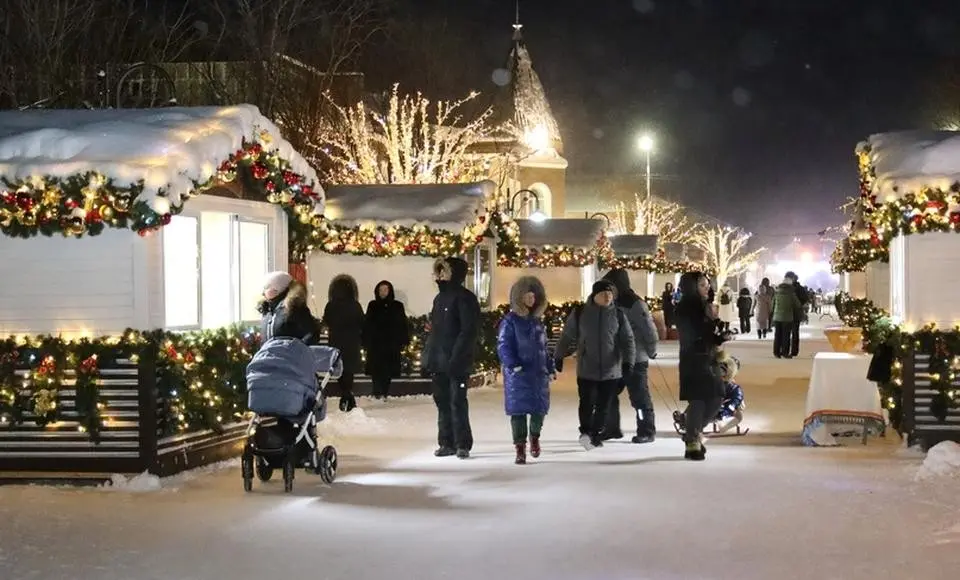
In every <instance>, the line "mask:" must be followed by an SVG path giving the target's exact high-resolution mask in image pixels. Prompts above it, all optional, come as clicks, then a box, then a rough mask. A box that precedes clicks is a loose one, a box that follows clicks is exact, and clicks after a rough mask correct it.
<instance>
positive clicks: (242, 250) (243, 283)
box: [234, 217, 270, 322]
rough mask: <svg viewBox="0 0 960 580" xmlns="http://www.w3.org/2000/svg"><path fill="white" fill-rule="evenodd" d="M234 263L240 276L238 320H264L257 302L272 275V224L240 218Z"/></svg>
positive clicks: (237, 223) (238, 277)
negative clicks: (265, 280) (267, 278)
mask: <svg viewBox="0 0 960 580" xmlns="http://www.w3.org/2000/svg"><path fill="white" fill-rule="evenodd" d="M234 239H235V240H236V244H235V254H234V260H235V264H236V273H237V295H238V296H237V302H236V320H237V321H238V322H252V321H256V320H259V319H260V314H259V313H258V312H257V302H259V300H260V297H261V295H262V292H263V279H264V278H265V277H266V275H267V273H268V272H270V225H269V224H266V223H261V222H253V221H246V220H243V219H241V218H239V217H238V218H237V220H236V224H235V234H234Z"/></svg>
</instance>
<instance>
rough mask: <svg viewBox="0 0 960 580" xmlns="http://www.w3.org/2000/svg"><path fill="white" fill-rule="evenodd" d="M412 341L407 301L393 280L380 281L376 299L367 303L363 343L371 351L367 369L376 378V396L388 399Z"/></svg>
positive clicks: (374, 379) (374, 385) (374, 382)
mask: <svg viewBox="0 0 960 580" xmlns="http://www.w3.org/2000/svg"><path fill="white" fill-rule="evenodd" d="M409 343H410V328H409V326H408V324H407V314H406V311H405V310H404V308H403V302H400V301H399V300H397V299H396V297H395V296H394V293H393V284H391V283H390V282H389V281H387V280H381V281H380V282H377V285H376V287H375V288H374V290H373V300H371V301H370V304H367V316H366V318H365V319H364V321H363V347H364V348H365V349H366V351H367V365H366V372H367V374H368V375H370V378H371V379H372V380H373V396H374V397H376V398H377V399H381V398H382V399H386V398H387V397H388V396H389V394H390V381H391V380H392V379H393V378H394V377H399V376H400V372H401V368H400V367H401V364H400V363H401V353H402V352H403V348H404V347H405V346H407V344H409Z"/></svg>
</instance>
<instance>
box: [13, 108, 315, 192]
mask: <svg viewBox="0 0 960 580" xmlns="http://www.w3.org/2000/svg"><path fill="white" fill-rule="evenodd" d="M265 136H266V138H265ZM244 139H246V140H248V141H253V140H256V141H257V142H259V143H261V144H263V146H264V149H265V150H273V149H275V150H276V152H277V155H278V156H279V157H280V158H282V159H284V160H285V161H287V162H288V163H289V164H290V170H291V171H294V172H296V173H298V174H300V175H301V176H303V177H304V178H305V179H306V180H307V181H308V182H309V181H313V183H314V191H315V192H317V194H318V199H319V203H320V204H321V205H322V203H323V192H322V191H321V189H320V187H319V182H318V180H317V175H316V173H315V172H314V171H313V169H312V168H311V167H310V165H309V164H308V163H307V161H306V160H305V159H304V158H303V157H302V156H301V155H300V154H299V153H297V152H296V151H294V149H293V147H292V146H291V145H290V143H288V142H287V141H286V140H284V139H283V138H282V137H281V136H280V130H279V129H278V128H277V126H276V125H274V124H273V123H272V122H271V121H270V120H269V119H267V118H266V117H264V116H263V115H261V114H260V111H259V110H258V109H257V108H256V107H255V106H253V105H237V106H232V107H171V108H163V109H97V110H36V111H5V112H0V178H3V179H6V180H8V181H11V182H12V181H17V180H27V179H31V178H39V177H56V178H61V179H65V178H69V177H71V176H77V175H84V174H86V173H89V172H97V173H100V174H102V175H103V176H105V177H107V178H109V179H113V180H114V181H115V182H116V183H117V184H118V185H123V186H128V185H130V184H133V183H137V182H139V181H141V180H142V181H143V183H144V191H143V193H142V194H141V199H144V200H145V201H147V202H148V203H149V202H150V200H151V199H152V198H153V197H155V196H156V195H157V194H158V193H159V192H163V194H164V196H166V197H167V198H169V199H170V201H171V202H172V203H174V204H175V205H179V203H180V202H181V200H182V197H183V196H185V195H186V194H188V193H189V192H191V191H193V190H194V189H195V188H196V184H197V183H203V182H206V181H207V180H209V179H210V178H211V177H213V176H214V175H216V173H217V168H218V166H219V165H220V164H221V163H222V162H224V161H226V160H227V159H228V158H229V156H230V155H231V154H232V153H235V152H236V151H237V150H239V149H241V148H242V146H243V141H244ZM318 209H322V208H318Z"/></svg>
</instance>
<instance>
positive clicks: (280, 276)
mask: <svg viewBox="0 0 960 580" xmlns="http://www.w3.org/2000/svg"><path fill="white" fill-rule="evenodd" d="M291 282H293V277H292V276H291V275H290V274H288V273H286V272H270V273H269V274H267V277H266V278H264V280H263V289H264V291H266V290H268V289H269V290H273V291H274V292H276V293H277V294H281V293H283V291H284V290H286V289H287V288H288V287H289V286H290V283H291Z"/></svg>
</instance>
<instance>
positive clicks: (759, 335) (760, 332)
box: [757, 328, 763, 340]
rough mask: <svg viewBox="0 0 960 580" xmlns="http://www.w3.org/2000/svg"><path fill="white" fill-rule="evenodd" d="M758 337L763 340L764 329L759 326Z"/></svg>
mask: <svg viewBox="0 0 960 580" xmlns="http://www.w3.org/2000/svg"><path fill="white" fill-rule="evenodd" d="M757 338H759V339H760V340H763V331H762V330H760V329H759V328H758V329H757Z"/></svg>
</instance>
